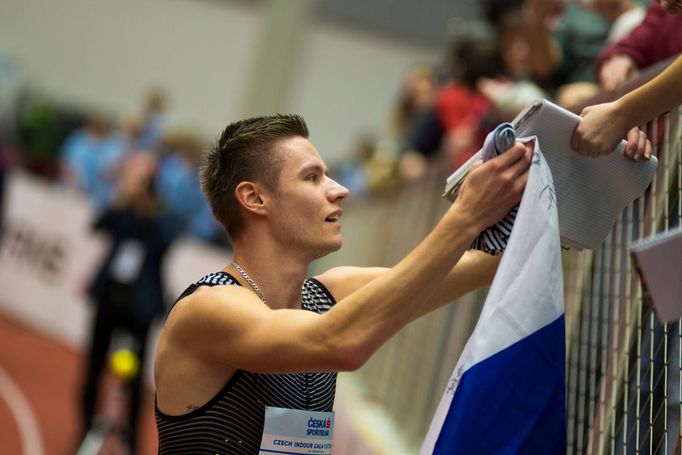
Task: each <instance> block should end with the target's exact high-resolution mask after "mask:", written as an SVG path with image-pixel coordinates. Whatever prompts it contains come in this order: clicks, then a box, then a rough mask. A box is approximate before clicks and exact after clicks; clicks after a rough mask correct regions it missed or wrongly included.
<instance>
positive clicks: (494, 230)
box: [470, 123, 519, 256]
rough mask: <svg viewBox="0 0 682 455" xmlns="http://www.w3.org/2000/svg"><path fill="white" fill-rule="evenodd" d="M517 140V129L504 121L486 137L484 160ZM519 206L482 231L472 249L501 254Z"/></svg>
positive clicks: (504, 149)
mask: <svg viewBox="0 0 682 455" xmlns="http://www.w3.org/2000/svg"><path fill="white" fill-rule="evenodd" d="M514 142H516V130H515V129H514V126H513V125H512V124H511V123H502V124H501V125H499V126H498V127H497V128H495V129H494V130H493V131H492V132H491V133H490V134H488V136H486V138H485V142H484V144H483V149H482V150H483V161H488V160H489V159H491V158H495V157H496V156H497V155H499V154H500V153H503V152H504V151H506V150H508V149H510V148H511V147H512V146H513V145H514ZM518 210H519V206H518V205H516V206H514V207H513V208H512V209H511V210H510V211H509V213H507V215H506V216H505V217H504V218H502V219H501V220H500V221H498V222H497V223H495V224H493V225H492V226H489V227H487V228H485V229H484V230H483V232H481V233H480V234H479V235H478V237H476V238H475V239H474V241H473V242H472V243H471V247H470V248H471V249H472V250H481V251H483V252H485V253H488V254H492V255H494V256H497V255H498V254H501V253H502V252H503V251H504V249H505V248H506V246H507V242H509V236H510V235H511V231H512V228H513V227H514V220H516V213H517V212H518Z"/></svg>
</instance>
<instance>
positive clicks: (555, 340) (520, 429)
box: [420, 141, 566, 455]
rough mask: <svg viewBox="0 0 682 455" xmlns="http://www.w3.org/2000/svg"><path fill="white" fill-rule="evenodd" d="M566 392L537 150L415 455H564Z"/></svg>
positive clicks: (547, 183)
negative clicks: (493, 270)
mask: <svg viewBox="0 0 682 455" xmlns="http://www.w3.org/2000/svg"><path fill="white" fill-rule="evenodd" d="M540 145H541V144H540ZM565 382H566V381H565V326H564V303H563V277H562V269H561V247H560V241H559V222H558V218H557V208H556V197H555V194H554V185H553V182H552V175H551V172H550V170H549V167H548V165H547V162H546V161H545V159H544V157H543V156H542V153H541V152H540V150H539V147H538V144H537V141H536V142H535V152H534V156H533V163H532V165H531V169H530V172H529V176H528V183H527V185H526V190H525V192H524V195H523V199H522V201H521V204H520V206H519V210H518V213H517V214H516V220H515V222H514V226H513V229H512V232H511V235H510V237H509V241H508V243H507V245H506V250H505V253H504V255H503V257H502V260H501V263H500V266H499V268H498V271H497V274H496V275H495V279H494V281H493V284H492V286H491V288H490V292H489V293H488V297H487V299H486V302H485V304H484V306H483V309H482V311H481V316H480V318H479V320H478V323H477V325H476V328H475V329H474V332H473V334H472V335H471V338H470V339H469V341H468V342H467V344H466V346H465V348H464V351H463V352H462V355H461V356H460V358H459V360H458V362H457V365H456V366H455V370H454V372H453V374H452V376H451V378H450V381H449V382H448V385H447V388H446V391H445V392H444V394H443V397H442V399H441V402H440V405H439V407H438V409H437V411H436V414H435V415H434V418H433V421H432V422H431V427H430V429H429V432H428V434H427V436H426V439H425V441H424V443H423V445H422V449H421V452H420V453H421V454H422V455H425V454H431V453H434V454H565V453H566V399H565Z"/></svg>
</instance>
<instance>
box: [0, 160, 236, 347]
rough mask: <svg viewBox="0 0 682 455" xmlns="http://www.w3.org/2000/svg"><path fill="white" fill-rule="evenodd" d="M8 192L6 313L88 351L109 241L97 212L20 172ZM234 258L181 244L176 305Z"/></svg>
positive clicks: (168, 282)
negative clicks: (96, 283) (92, 286)
mask: <svg viewBox="0 0 682 455" xmlns="http://www.w3.org/2000/svg"><path fill="white" fill-rule="evenodd" d="M5 197H6V199H5V206H6V208H5V213H4V219H3V223H2V231H1V235H0V312H2V313H4V314H6V315H7V316H9V317H10V318H12V319H14V320H16V321H17V322H19V323H21V324H23V325H25V326H27V327H29V328H31V329H33V330H35V331H36V332H38V333H41V334H43V335H46V336H48V337H50V338H54V339H55V340H56V341H59V342H61V343H64V344H66V345H67V346H69V347H71V348H74V349H76V350H80V348H81V346H82V345H83V343H84V342H85V340H86V337H87V336H88V327H89V324H88V323H89V318H90V313H91V311H92V307H91V306H90V305H89V304H88V302H87V296H86V294H85V292H86V290H87V287H88V283H89V281H90V279H91V278H92V276H93V274H94V273H95V272H96V271H97V267H98V265H99V260H100V259H101V256H102V254H103V253H104V250H105V246H106V239H105V238H104V237H102V236H99V235H95V233H93V232H92V231H91V228H90V227H91V224H92V221H93V217H94V213H93V210H92V208H91V206H90V204H89V202H88V201H87V199H85V198H84V197H83V196H81V195H78V194H74V193H71V192H66V191H60V190H58V189H57V188H56V187H55V185H54V184H52V183H48V182H46V181H44V180H42V179H39V178H36V177H33V176H30V175H28V174H24V173H20V172H15V173H13V174H12V175H10V177H9V181H8V185H7V192H6V195H5ZM229 260H230V253H229V251H226V250H224V249H221V248H218V247H214V246H211V245H206V244H204V243H202V242H200V241H197V240H194V239H191V238H185V237H183V238H181V239H179V240H178V241H176V243H175V244H174V245H173V246H172V247H171V250H170V251H169V252H168V256H167V257H166V264H165V266H164V278H165V286H166V295H167V298H168V303H170V302H171V301H172V300H173V299H175V298H176V297H177V296H178V295H179V293H180V292H182V290H183V289H184V288H185V287H186V286H188V285H189V284H190V283H191V282H192V281H194V280H196V279H198V278H201V277H202V276H203V275H204V274H205V273H208V272H212V271H216V270H220V269H221V268H223V267H224V265H225V264H226V263H228V262H229ZM150 357H151V356H150Z"/></svg>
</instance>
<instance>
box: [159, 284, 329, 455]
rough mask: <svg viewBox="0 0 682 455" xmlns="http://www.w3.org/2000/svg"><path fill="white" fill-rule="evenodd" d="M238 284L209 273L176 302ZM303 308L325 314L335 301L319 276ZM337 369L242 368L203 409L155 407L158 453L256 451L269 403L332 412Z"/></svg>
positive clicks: (242, 454)
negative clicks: (205, 289) (173, 411)
mask: <svg viewBox="0 0 682 455" xmlns="http://www.w3.org/2000/svg"><path fill="white" fill-rule="evenodd" d="M216 285H237V286H238V285H239V283H238V282H237V280H235V279H234V277H233V276H231V275H229V274H227V273H225V272H217V273H212V274H209V275H207V276H205V277H203V278H202V279H200V280H199V281H197V282H196V283H194V284H192V285H191V286H190V287H189V288H187V290H186V291H185V292H183V293H182V295H181V296H180V298H178V300H180V299H182V298H183V297H186V296H187V295H189V294H191V293H192V292H194V291H195V290H196V289H197V288H199V287H200V286H216ZM302 294H303V296H302V307H303V309H304V310H308V311H314V312H316V313H324V312H325V311H327V310H329V309H330V308H331V307H332V306H333V305H334V303H335V301H334V298H333V297H332V296H331V294H330V293H329V291H327V289H326V288H325V287H324V286H323V285H322V283H320V282H319V281H317V280H315V279H312V278H311V279H306V280H305V281H304V283H303V289H302ZM335 391H336V373H290V374H259V373H252V372H248V371H244V370H238V371H237V372H236V373H235V375H234V376H233V377H232V378H231V379H230V380H229V381H228V383H227V384H225V386H224V387H223V389H222V390H221V391H220V392H218V394H217V395H216V396H215V397H213V398H212V399H211V400H210V401H209V402H208V403H206V404H205V405H203V406H201V407H200V408H199V409H197V410H194V411H192V412H189V413H187V414H183V415H180V416H170V415H166V414H164V413H162V412H161V411H160V410H159V408H158V406H155V411H156V425H157V429H158V433H159V453H160V454H183V455H184V454H195V453H196V454H199V453H202V454H212V455H213V454H230V455H231V454H235V455H255V454H257V453H258V449H259V447H260V441H261V437H262V433H263V424H264V419H265V407H266V406H272V407H279V408H288V409H302V410H310V411H331V410H332V407H333V405H334V395H335Z"/></svg>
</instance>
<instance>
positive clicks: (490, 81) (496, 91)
mask: <svg viewBox="0 0 682 455" xmlns="http://www.w3.org/2000/svg"><path fill="white" fill-rule="evenodd" d="M497 24H498V25H497V29H498V30H497V43H498V47H499V51H500V54H501V58H502V62H503V65H504V73H503V74H500V75H499V76H497V77H495V78H482V79H481V80H480V81H479V83H478V87H479V89H480V90H481V92H482V93H483V94H485V95H486V96H487V97H488V99H489V101H490V103H491V105H492V106H491V111H490V113H489V114H488V120H489V121H490V122H491V123H494V124H497V123H501V122H510V121H512V120H513V119H514V117H516V115H517V114H518V113H519V112H521V111H522V110H523V109H524V108H525V107H526V106H527V105H528V104H530V103H532V102H533V101H536V100H537V99H540V98H545V97H547V95H546V93H545V92H544V90H542V89H541V88H540V87H538V86H537V85H536V84H535V83H534V82H533V81H531V80H530V78H529V75H530V68H529V64H528V58H529V49H530V44H529V43H528V37H527V35H526V23H525V20H524V18H523V16H522V15H521V14H520V13H519V12H515V11H510V12H506V13H504V14H503V15H501V16H499V17H498V18H497Z"/></svg>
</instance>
